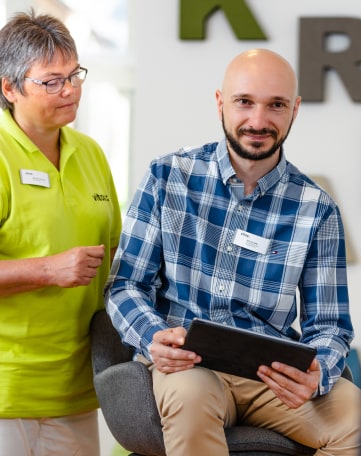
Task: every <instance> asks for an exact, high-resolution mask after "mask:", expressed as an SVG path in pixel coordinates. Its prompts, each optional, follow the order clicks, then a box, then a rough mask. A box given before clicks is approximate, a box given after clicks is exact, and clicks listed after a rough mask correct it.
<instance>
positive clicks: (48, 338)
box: [0, 10, 121, 456]
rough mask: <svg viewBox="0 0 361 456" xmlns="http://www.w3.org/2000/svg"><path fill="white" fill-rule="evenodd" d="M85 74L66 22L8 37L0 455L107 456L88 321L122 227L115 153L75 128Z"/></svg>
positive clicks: (14, 22) (3, 41)
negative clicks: (110, 155) (111, 158)
mask: <svg viewBox="0 0 361 456" xmlns="http://www.w3.org/2000/svg"><path fill="white" fill-rule="evenodd" d="M86 75H87V70H86V69H85V68H83V67H81V66H80V64H79V61H78V55H77V50H76V46H75V43H74V41H73V39H72V37H71V35H70V33H69V31H68V30H67V28H66V27H65V26H64V25H63V24H62V23H61V22H60V21H59V20H57V19H55V18H53V17H51V16H49V15H36V14H35V12H34V11H33V10H31V11H30V12H29V14H25V13H18V14H16V15H15V16H14V17H13V18H12V19H11V20H9V22H8V23H7V24H6V25H5V26H4V27H3V29H1V30H0V80H1V94H0V105H1V108H2V109H3V113H2V115H0V456H9V454H14V455H16V456H25V455H26V456H28V455H29V456H30V455H41V456H43V455H50V454H51V455H52V456H54V455H67V456H68V455H73V454H74V455H75V454H76V455H77V456H80V455H84V456H96V455H98V454H99V438H98V430H97V415H96V413H97V412H96V409H97V406H98V404H97V401H96V397H95V392H94V389H93V385H92V369H91V359H90V345H89V324H90V320H91V318H92V316H93V314H94V312H96V311H97V310H99V309H101V308H103V306H104V304H103V288H104V284H105V281H106V278H107V276H108V272H109V267H110V264H111V261H112V258H113V255H114V252H115V249H116V246H117V242H118V239H119V233H120V227H121V221H120V211H119V205H118V201H117V197H116V192H115V188H114V183H113V180H112V176H111V172H110V169H109V166H108V163H107V161H106V158H105V156H104V153H103V152H102V150H101V149H100V147H99V146H98V144H96V142H95V141H94V140H92V139H91V138H89V137H87V136H85V135H83V134H81V133H79V132H77V131H75V130H73V129H71V128H70V127H68V126H66V125H67V124H69V123H70V122H72V121H74V119H75V117H76V113H77V109H78V105H79V101H80V97H81V90H82V84H83V82H84V81H85V78H86Z"/></svg>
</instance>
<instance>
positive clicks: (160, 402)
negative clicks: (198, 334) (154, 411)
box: [151, 366, 361, 456]
mask: <svg viewBox="0 0 361 456" xmlns="http://www.w3.org/2000/svg"><path fill="white" fill-rule="evenodd" d="M151 371H152V375H153V389H154V394H155V398H156V402H157V406H158V410H159V413H160V416H161V422H162V426H163V435H164V442H165V447H166V452H167V455H168V456H185V455H187V456H203V455H204V456H228V454H229V452H228V448H227V443H226V440H225V435H224V427H229V426H232V425H234V424H235V423H236V422H241V423H243V424H248V425H256V426H262V427H266V428H269V429H273V430H276V431H278V432H279V433H281V434H283V435H286V436H288V437H290V438H291V439H293V440H295V441H297V442H300V443H302V444H304V445H307V446H310V447H313V448H317V449H318V451H317V452H316V455H318V456H321V455H323V456H325V455H334V456H359V455H360V420H361V415H360V409H361V391H360V389H359V388H358V387H357V386H355V385H354V384H352V383H351V382H349V381H348V380H345V379H344V378H341V379H340V380H339V381H338V382H337V384H336V385H335V387H334V388H333V390H332V391H331V392H330V393H329V394H327V395H325V396H322V397H318V398H316V399H314V400H311V401H308V402H307V403H306V404H304V405H303V406H302V407H299V408H298V409H290V408H288V407H287V406H285V405H284V404H283V403H282V402H281V401H280V400H279V399H278V398H276V397H275V395H274V394H273V393H272V391H270V390H269V388H268V387H267V386H266V385H265V384H264V383H262V382H257V381H253V380H248V379H245V378H241V377H235V376H232V375H228V374H222V373H219V372H214V371H211V370H208V369H204V368H201V367H196V368H194V369H190V370H187V371H182V372H178V373H173V374H168V375H167V374H162V373H161V372H159V371H158V370H157V369H155V368H154V366H152V367H151Z"/></svg>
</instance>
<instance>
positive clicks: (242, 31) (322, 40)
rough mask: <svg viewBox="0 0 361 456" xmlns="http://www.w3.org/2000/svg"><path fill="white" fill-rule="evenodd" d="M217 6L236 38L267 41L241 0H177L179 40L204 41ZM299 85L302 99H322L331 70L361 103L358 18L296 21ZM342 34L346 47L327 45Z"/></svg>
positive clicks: (360, 31) (360, 52)
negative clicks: (345, 38) (297, 23)
mask: <svg viewBox="0 0 361 456" xmlns="http://www.w3.org/2000/svg"><path fill="white" fill-rule="evenodd" d="M219 9H221V10H222V11H223V12H224V14H225V16H226V19H227V20H228V22H229V24H230V26H231V28H232V30H233V32H234V34H235V35H236V37H237V39H239V40H267V37H266V35H265V33H264V32H263V30H262V27H261V25H260V24H259V22H258V21H257V19H256V18H255V16H254V14H253V13H252V11H251V10H250V8H249V7H248V6H247V4H246V1H245V0H221V1H216V0H197V1H195V0H180V27H179V36H180V39H181V40H204V39H205V28H206V23H207V20H208V19H209V18H210V17H211V16H212V14H213V13H215V12H216V11H217V10H219ZM299 30H300V32H299V53H298V55H299V75H298V79H299V84H300V95H301V96H302V101H303V102H305V101H309V102H310V101H312V102H322V101H324V84H325V78H326V76H327V72H328V71H330V70H333V71H335V72H336V73H337V75H338V77H339V78H340V79H341V81H342V83H343V85H344V87H345V89H346V91H347V93H348V94H349V96H350V98H351V99H352V101H354V102H361V68H360V64H361V19H357V18H353V17H307V18H302V17H301V18H300V20H299ZM340 34H341V35H345V36H347V38H348V39H349V46H348V47H347V49H345V50H343V51H338V52H334V51H331V50H329V49H328V48H327V40H328V39H329V38H330V37H331V36H332V35H340Z"/></svg>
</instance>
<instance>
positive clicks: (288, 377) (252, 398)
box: [106, 49, 361, 456]
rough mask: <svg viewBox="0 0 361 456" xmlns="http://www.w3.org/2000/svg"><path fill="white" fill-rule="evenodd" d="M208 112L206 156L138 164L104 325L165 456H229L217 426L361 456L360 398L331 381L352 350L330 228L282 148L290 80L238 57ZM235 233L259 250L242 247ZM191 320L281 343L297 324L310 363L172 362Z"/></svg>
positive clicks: (325, 208)
mask: <svg viewBox="0 0 361 456" xmlns="http://www.w3.org/2000/svg"><path fill="white" fill-rule="evenodd" d="M216 101H217V108H218V115H219V118H220V121H221V122H222V125H223V129H224V133H225V137H224V138H223V139H222V140H221V141H220V142H219V143H213V144H206V145H204V146H202V147H199V148H195V149H191V150H189V149H184V150H180V151H178V152H176V153H172V154H168V155H165V156H163V157H161V158H158V159H156V160H154V161H153V162H152V163H151V164H150V166H149V169H148V171H147V173H146V175H145V177H144V179H143V181H142V184H141V185H140V186H139V188H138V190H137V192H136V194H135V196H134V199H133V202H132V203H131V205H130V209H129V212H128V215H127V217H126V220H125V223H124V227H123V233H122V236H121V241H120V249H119V250H118V253H117V255H116V259H115V262H114V264H113V269H112V272H111V280H110V286H109V289H108V292H107V303H106V304H107V309H108V312H109V314H110V316H111V318H112V321H113V324H114V326H115V328H116V329H117V330H118V332H119V334H120V335H121V337H122V339H123V341H124V342H125V343H127V344H130V345H132V346H133V347H135V349H136V352H137V353H138V354H139V356H140V358H141V359H145V360H147V361H148V362H149V363H150V367H149V368H150V370H151V372H152V375H153V385H154V386H153V388H154V394H155V398H156V402H157V405H158V409H159V413H160V416H161V422H162V429H163V435H164V442H165V447H166V452H167V455H168V456H201V455H207V456H223V455H224V456H225V455H228V454H229V452H228V448H227V443H226V439H225V434H224V428H225V427H229V426H232V425H234V424H235V423H236V422H242V423H244V424H246V425H247V424H248V425H256V426H263V427H267V428H270V429H274V430H276V431H278V432H280V433H282V434H284V435H286V436H288V437H290V438H291V439H293V440H296V441H298V442H300V443H302V444H304V445H307V446H310V447H313V448H315V449H317V451H316V454H317V455H339V456H351V455H353V456H356V455H359V435H360V411H359V409H360V400H361V397H360V390H359V389H358V388H357V387H356V386H355V385H353V384H352V383H351V382H349V381H347V380H345V379H344V378H340V375H341V373H342V371H343V369H344V367H345V358H346V356H347V354H348V352H349V348H350V342H351V341H352V338H353V327H352V323H351V319H350V313H349V303H348V292H347V279H346V264H345V242H344V233H343V227H342V221H341V218H340V213H339V209H338V207H337V205H336V203H335V202H334V201H333V200H332V199H331V198H330V196H329V195H328V194H326V193H325V192H324V190H322V189H321V188H320V187H319V186H318V185H317V184H316V183H315V182H313V181H312V180H311V179H309V178H308V177H307V176H305V175H304V174H302V173H301V172H300V171H299V170H298V169H297V168H296V167H295V166H294V165H293V164H291V163H290V162H288V161H287V160H286V158H285V153H284V150H283V144H284V141H285V140H286V138H287V135H288V133H289V131H290V129H291V126H292V123H293V121H294V120H295V118H296V117H297V113H298V109H299V106H300V102H301V99H300V97H299V96H298V92H297V80H296V76H295V73H294V71H293V69H292V68H291V66H290V64H289V63H288V62H287V61H286V60H285V59H284V58H282V57H281V56H280V55H278V54H276V53H274V52H271V51H269V50H264V49H253V50H250V51H248V52H245V53H243V54H241V55H239V56H237V57H236V58H235V59H234V60H233V61H232V62H231V63H230V64H229V66H228V67H227V69H226V72H225V77H224V82H223V87H222V90H217V92H216ZM242 233H243V234H247V236H248V237H251V239H252V238H253V239H259V238H262V240H263V241H262V245H264V246H265V248H264V249H259V248H258V247H257V243H253V244H254V245H253V244H252V243H250V244H251V245H248V244H247V245H244V244H243V243H242V241H241V240H240V238H241V236H240V234H242ZM298 296H299V298H298ZM297 299H299V303H298V306H299V309H300V313H299V315H298V314H297V307H298V306H297ZM195 317H200V318H204V319H208V320H214V321H217V322H222V323H226V324H228V325H230V326H236V327H242V328H247V329H250V330H253V331H256V332H262V333H265V334H271V335H273V336H277V337H281V338H286V339H287V338H290V339H292V338H295V331H294V329H293V327H292V324H293V323H294V322H295V321H297V320H298V321H299V325H300V328H301V334H300V335H299V340H300V341H301V342H304V343H306V344H309V345H310V346H313V347H315V348H316V349H317V356H316V358H315V359H314V360H313V362H312V363H311V365H310V366H309V369H308V370H307V372H303V371H300V370H298V369H296V368H294V367H291V366H288V365H284V364H281V363H279V362H274V363H273V364H272V366H262V365H261V366H259V369H258V376H259V381H255V380H249V379H246V378H241V377H236V376H233V375H229V374H224V373H221V372H215V371H212V370H209V369H205V368H201V367H197V364H198V363H199V362H200V361H201V358H200V356H199V355H198V354H197V353H193V352H190V351H186V350H184V349H182V346H183V344H184V339H185V335H186V332H187V329H188V328H189V326H190V323H191V321H192V320H193V318H195ZM244 349H245V350H246V349H247V347H244ZM239 362H240V363H242V359H240V360H239Z"/></svg>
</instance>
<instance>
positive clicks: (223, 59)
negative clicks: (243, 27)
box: [130, 0, 361, 347]
mask: <svg viewBox="0 0 361 456" xmlns="http://www.w3.org/2000/svg"><path fill="white" fill-rule="evenodd" d="M130 3H131V5H132V7H133V8H134V11H133V14H134V22H133V24H132V26H133V27H134V29H133V34H134V36H135V40H136V48H135V51H136V52H135V55H136V61H137V63H136V82H135V105H134V123H133V127H132V133H131V135H132V139H131V141H132V147H131V156H132V158H131V161H132V169H131V179H130V182H131V188H130V194H133V192H134V190H135V188H136V186H137V185H138V183H139V180H140V179H141V176H142V175H143V173H144V171H145V168H146V166H147V164H148V162H149V161H150V160H151V159H152V158H154V157H155V156H156V155H159V154H164V153H167V152H171V151H174V150H176V149H178V148H179V147H181V146H184V145H198V144H202V143H205V142H210V141H214V140H218V139H220V137H221V135H222V130H221V128H220V125H219V122H218V117H217V112H216V105H215V98H214V93H215V90H216V89H217V88H219V87H220V85H221V81H222V78H223V72H224V69H225V66H226V65H227V64H228V62H229V61H230V60H231V59H232V58H233V57H234V56H235V55H237V54H238V53H240V52H242V51H244V50H246V49H248V48H253V47H265V48H270V49H273V50H275V51H277V52H279V53H280V54H282V55H283V56H284V57H286V58H287V59H288V60H289V61H290V62H291V64H292V65H293V66H294V68H295V69H296V70H297V64H298V46H299V41H298V30H299V29H298V26H299V18H300V17H305V16H336V17H341V16H351V17H357V18H361V2H360V1H359V0H344V1H342V2H340V1H339V0H328V1H327V2H325V1H315V0H302V1H298V2H297V1H290V0H248V1H247V4H248V5H249V7H250V8H251V9H252V11H253V12H254V14H255V16H256V18H257V20H258V21H259V22H260V24H261V25H262V27H263V29H264V31H265V33H266V34H267V36H268V37H269V40H268V41H239V40H237V39H236V38H235V36H234V34H233V31H232V29H231V27H230V26H229V24H228V23H227V21H226V19H225V17H224V15H223V13H222V12H217V13H216V14H215V15H214V16H213V17H212V19H211V20H210V21H209V23H208V29H207V38H206V40H205V41H198V42H197V41H190V42H186V41H180V40H179V39H178V20H179V19H178V9H179V2H178V0H151V1H149V0H132V1H131V2H130ZM360 83H361V80H360ZM326 87H327V92H326V99H327V101H326V102H324V103H311V104H308V103H304V104H303V105H302V106H301V110H300V113H299V116H298V118H297V120H296V122H295V124H294V127H293V130H292V132H291V134H290V136H289V138H288V139H287V142H286V145H285V152H286V156H287V158H288V159H289V160H290V161H292V162H294V163H295V164H296V165H297V166H298V167H299V168H300V169H301V170H302V171H304V172H306V173H309V174H313V175H324V176H326V177H327V178H328V179H329V182H330V184H331V186H332V187H333V190H334V193H335V195H336V199H337V201H338V203H339V205H340V208H341V211H342V213H343V217H344V221H345V224H346V225H347V231H348V233H349V236H350V240H351V242H352V244H353V247H354V249H355V253H354V254H355V256H356V261H355V262H354V263H353V264H351V265H350V266H349V292H350V300H351V313H352V316H353V321H354V325H355V330H356V338H355V342H354V345H355V346H357V347H361V334H360V332H361V331H360V329H361V327H360V326H361V324H360V321H361V305H360V303H361V291H360V290H359V282H360V280H361V263H360V261H361V240H360V236H359V228H360V227H361V202H360V197H361V192H360V187H359V185H358V184H359V179H360V170H361V128H360V123H361V103H358V104H356V103H353V102H352V101H351V100H350V98H349V96H348V94H347V93H346V91H345V89H344V88H343V86H342V84H341V82H340V81H339V80H338V77H337V76H336V75H335V74H330V76H329V77H328V79H327V86H326Z"/></svg>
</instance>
